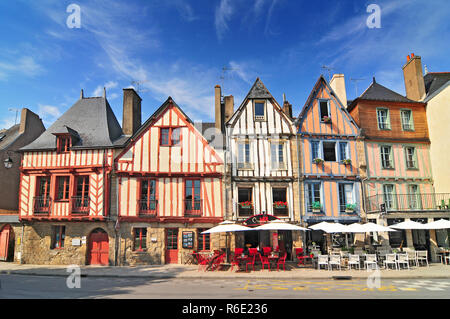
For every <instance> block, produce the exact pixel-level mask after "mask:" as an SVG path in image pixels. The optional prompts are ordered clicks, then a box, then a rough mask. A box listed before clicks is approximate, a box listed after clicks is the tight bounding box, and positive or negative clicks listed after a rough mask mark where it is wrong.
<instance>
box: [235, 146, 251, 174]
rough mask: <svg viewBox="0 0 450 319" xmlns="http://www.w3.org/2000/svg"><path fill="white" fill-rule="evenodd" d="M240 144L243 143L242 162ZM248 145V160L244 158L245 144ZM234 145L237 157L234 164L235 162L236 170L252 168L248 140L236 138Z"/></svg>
mask: <svg viewBox="0 0 450 319" xmlns="http://www.w3.org/2000/svg"><path fill="white" fill-rule="evenodd" d="M241 145H243V150H244V154H243V160H244V161H243V162H241V161H240V159H241ZM246 145H248V161H247V158H246V156H245V155H246V154H245V146H246ZM236 147H237V158H236V164H237V168H238V170H248V169H253V165H252V143H251V142H250V141H249V140H238V141H237V142H236Z"/></svg>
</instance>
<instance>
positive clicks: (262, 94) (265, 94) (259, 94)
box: [247, 78, 272, 99]
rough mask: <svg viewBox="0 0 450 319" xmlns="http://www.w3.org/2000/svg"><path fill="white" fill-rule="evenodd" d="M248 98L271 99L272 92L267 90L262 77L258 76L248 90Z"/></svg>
mask: <svg viewBox="0 0 450 319" xmlns="http://www.w3.org/2000/svg"><path fill="white" fill-rule="evenodd" d="M247 98H249V99H270V98H272V94H270V92H269V90H267V88H266V86H265V85H264V84H263V83H262V81H261V80H260V78H257V79H256V81H255V83H254V84H253V86H252V88H251V89H250V91H249V92H248V95H247Z"/></svg>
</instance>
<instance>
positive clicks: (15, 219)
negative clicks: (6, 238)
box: [0, 215, 20, 224]
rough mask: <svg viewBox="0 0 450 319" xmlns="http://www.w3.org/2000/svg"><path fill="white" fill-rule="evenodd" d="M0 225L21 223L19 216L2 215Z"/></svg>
mask: <svg viewBox="0 0 450 319" xmlns="http://www.w3.org/2000/svg"><path fill="white" fill-rule="evenodd" d="M0 223H2V224H3V223H5V224H16V223H17V224H18V223H20V221H19V215H0Z"/></svg>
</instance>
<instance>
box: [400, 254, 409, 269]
mask: <svg viewBox="0 0 450 319" xmlns="http://www.w3.org/2000/svg"><path fill="white" fill-rule="evenodd" d="M400 265H406V267H408V270H409V269H410V268H409V259H408V254H405V253H402V254H397V267H398V269H399V270H400V268H401V267H400Z"/></svg>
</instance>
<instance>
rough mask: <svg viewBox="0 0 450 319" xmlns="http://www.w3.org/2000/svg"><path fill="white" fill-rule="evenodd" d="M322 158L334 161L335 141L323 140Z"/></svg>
mask: <svg viewBox="0 0 450 319" xmlns="http://www.w3.org/2000/svg"><path fill="white" fill-rule="evenodd" d="M322 144H323V160H324V161H326V162H335V161H336V142H323V143H322Z"/></svg>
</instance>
